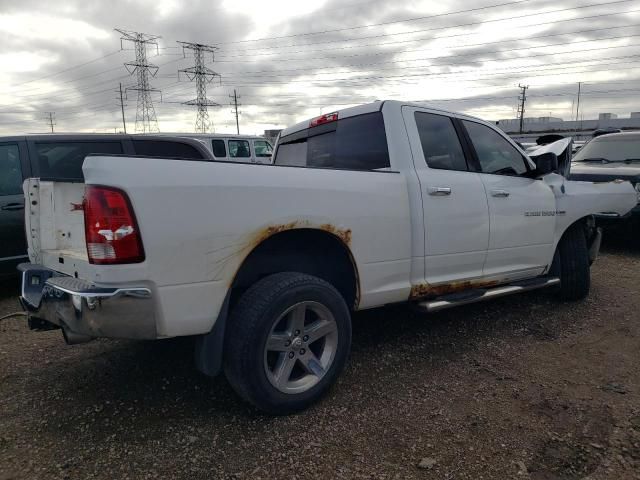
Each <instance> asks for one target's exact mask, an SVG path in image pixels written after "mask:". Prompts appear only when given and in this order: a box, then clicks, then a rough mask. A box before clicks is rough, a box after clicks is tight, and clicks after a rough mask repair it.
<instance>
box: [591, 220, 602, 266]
mask: <svg viewBox="0 0 640 480" xmlns="http://www.w3.org/2000/svg"><path fill="white" fill-rule="evenodd" d="M589 241H590V244H589V265H593V262H595V261H596V258H598V253H599V252H600V245H601V244H602V228H600V227H597V228H596V229H595V233H594V234H593V236H592V237H591V238H590V239H589Z"/></svg>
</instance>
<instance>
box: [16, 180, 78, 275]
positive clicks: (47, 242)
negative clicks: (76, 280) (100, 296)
mask: <svg viewBox="0 0 640 480" xmlns="http://www.w3.org/2000/svg"><path fill="white" fill-rule="evenodd" d="M23 188H24V193H25V198H26V199H27V204H26V207H27V208H25V225H26V233H27V242H28V247H29V249H28V251H29V260H31V262H33V263H38V264H41V265H44V266H45V267H48V268H51V269H52V270H55V271H58V272H62V273H66V274H67V275H72V276H76V277H77V276H82V272H84V271H85V270H86V269H87V267H88V265H89V263H88V258H87V249H86V245H85V236H84V215H83V212H82V199H83V195H84V184H83V183H80V182H52V181H41V180H40V179H38V178H30V179H27V180H26V181H25V182H24V185H23Z"/></svg>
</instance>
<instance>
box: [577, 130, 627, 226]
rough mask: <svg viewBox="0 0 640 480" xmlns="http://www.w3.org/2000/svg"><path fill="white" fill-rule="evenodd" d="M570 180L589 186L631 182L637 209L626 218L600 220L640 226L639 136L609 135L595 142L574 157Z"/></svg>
mask: <svg viewBox="0 0 640 480" xmlns="http://www.w3.org/2000/svg"><path fill="white" fill-rule="evenodd" d="M569 178H570V179H571V180H584V181H589V182H610V181H612V180H627V181H629V182H631V184H632V185H633V186H634V187H635V189H636V191H637V192H638V205H636V207H635V208H634V209H633V210H631V212H629V213H628V214H626V215H620V214H619V213H617V212H602V213H600V214H599V215H598V216H597V217H598V219H599V221H600V222H601V223H604V224H607V223H608V224H612V223H613V224H615V223H620V220H624V221H625V223H626V221H631V222H633V223H634V224H635V225H636V226H638V225H640V132H623V133H608V134H606V135H600V136H598V137H596V138H594V139H592V140H591V141H590V142H588V143H587V144H586V145H585V146H584V147H582V149H581V150H580V151H579V152H578V153H577V154H576V155H575V156H574V157H573V164H572V166H571V174H570V176H569Z"/></svg>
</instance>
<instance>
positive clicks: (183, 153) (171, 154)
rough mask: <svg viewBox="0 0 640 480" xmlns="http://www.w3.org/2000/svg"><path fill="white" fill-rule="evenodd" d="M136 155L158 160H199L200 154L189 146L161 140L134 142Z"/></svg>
mask: <svg viewBox="0 0 640 480" xmlns="http://www.w3.org/2000/svg"><path fill="white" fill-rule="evenodd" d="M133 148H134V150H135V152H136V155H144V156H146V157H158V158H185V159H196V160H200V159H202V158H203V156H202V154H201V153H200V152H199V151H198V149H196V148H195V147H193V146H191V145H187V144H186V143H181V142H172V141H162V140H134V141H133Z"/></svg>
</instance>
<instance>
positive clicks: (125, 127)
mask: <svg viewBox="0 0 640 480" xmlns="http://www.w3.org/2000/svg"><path fill="white" fill-rule="evenodd" d="M116 93H118V92H116ZM119 93H120V110H122V128H123V129H124V133H127V122H126V120H125V119H124V97H123V95H122V83H120V89H119Z"/></svg>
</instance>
